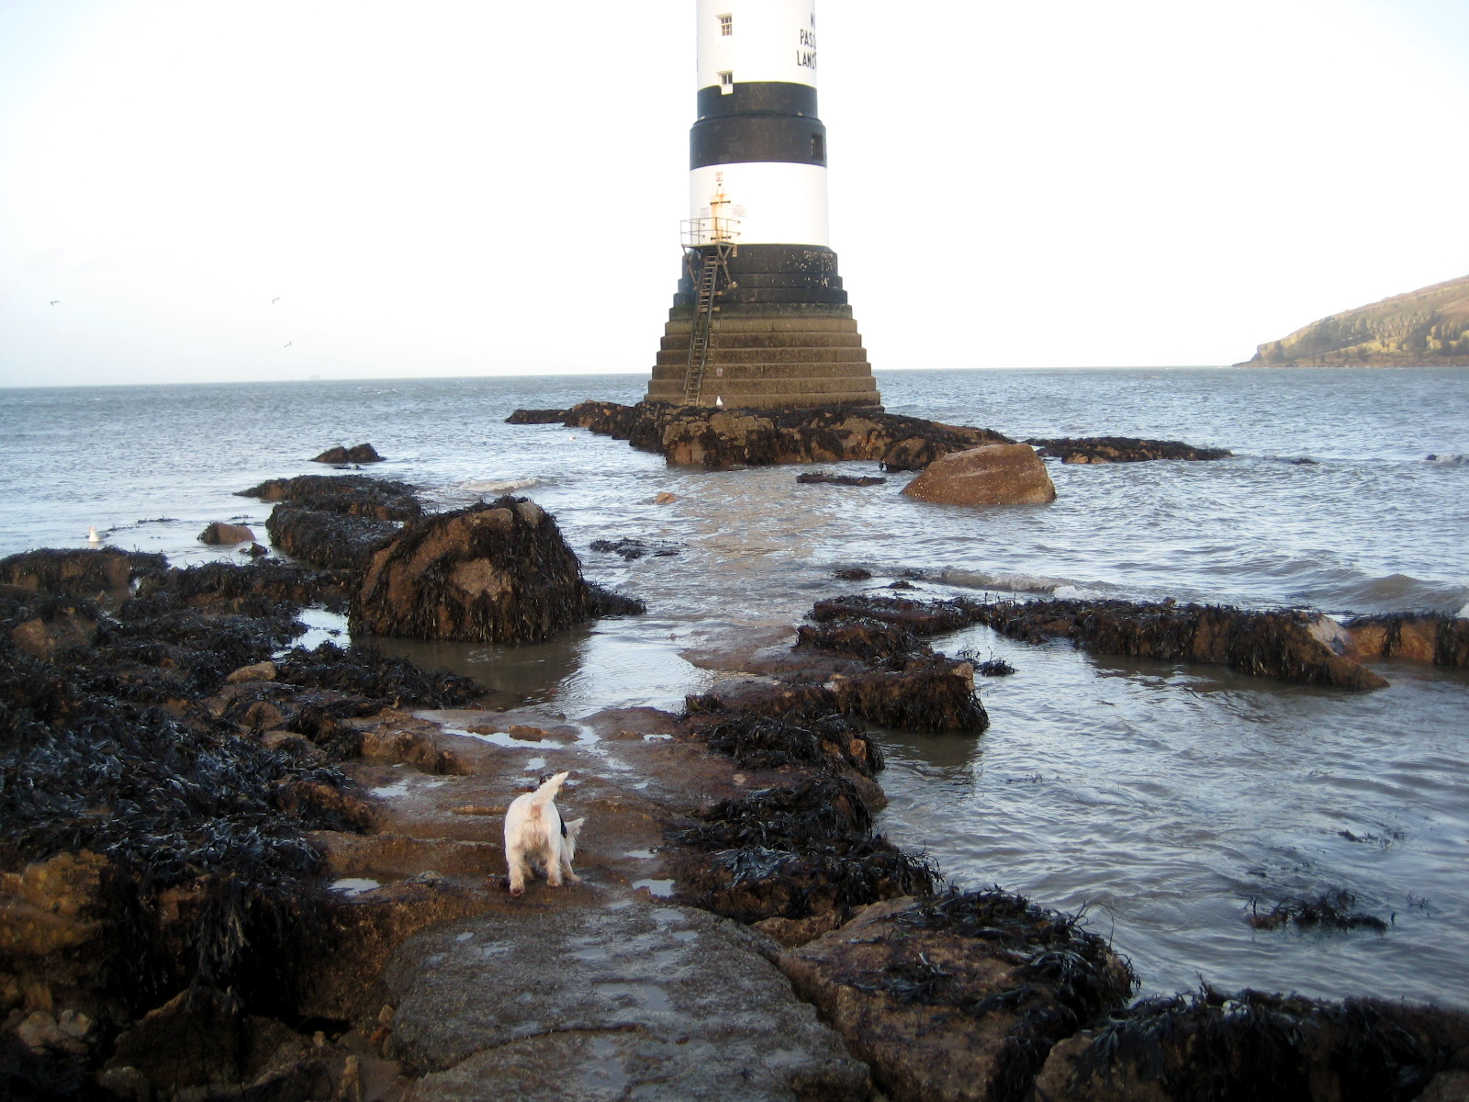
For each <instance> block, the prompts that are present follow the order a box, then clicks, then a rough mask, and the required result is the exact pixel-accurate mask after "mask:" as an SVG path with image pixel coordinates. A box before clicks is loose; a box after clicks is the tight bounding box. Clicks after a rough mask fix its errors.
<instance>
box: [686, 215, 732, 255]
mask: <svg viewBox="0 0 1469 1102" xmlns="http://www.w3.org/2000/svg"><path fill="white" fill-rule="evenodd" d="M680 228H681V230H682V237H683V246H684V248H686V249H695V248H698V247H699V246H701V245H733V244H736V243H737V242H738V241H739V239H740V220H739V219H738V218H685V219H684V220H683V222H682V223H681V224H680Z"/></svg>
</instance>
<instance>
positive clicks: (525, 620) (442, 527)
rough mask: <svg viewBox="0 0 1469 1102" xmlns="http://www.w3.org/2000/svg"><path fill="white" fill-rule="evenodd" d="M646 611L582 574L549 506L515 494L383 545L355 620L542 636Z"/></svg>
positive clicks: (448, 633) (365, 627)
mask: <svg viewBox="0 0 1469 1102" xmlns="http://www.w3.org/2000/svg"><path fill="white" fill-rule="evenodd" d="M640 611H642V606H641V604H639V603H638V602H635V601H631V600H629V599H627V598H618V597H616V596H614V595H612V594H608V593H605V592H603V591H600V590H598V589H596V588H595V587H593V586H590V585H588V584H587V583H586V582H585V581H584V580H583V579H582V575H581V563H580V562H579V561H578V560H577V557H576V555H575V554H574V553H573V552H572V550H571V548H570V547H569V546H567V543H566V541H565V539H563V538H562V536H561V530H560V529H559V528H558V527H557V526H556V522H555V520H553V519H552V518H551V516H550V515H549V514H548V513H547V512H546V511H545V510H544V509H542V508H541V507H540V506H539V505H537V504H536V503H535V502H533V501H531V500H529V499H528V498H516V497H509V496H507V497H502V498H500V499H498V500H497V501H494V502H492V503H489V504H484V503H481V504H479V505H475V506H471V507H470V508H468V509H461V510H458V511H457V512H452V513H443V514H440V515H438V516H433V517H430V518H428V519H426V520H423V521H420V522H418V523H415V524H412V525H409V526H408V527H407V528H405V529H404V531H403V532H402V533H401V534H400V535H399V536H398V537H397V538H396V539H395V540H393V541H392V542H391V543H389V544H388V545H386V546H385V547H382V548H381V549H379V550H378V551H377V552H376V553H375V554H374V555H373V556H372V559H371V561H370V563H369V565H368V568H367V573H366V575H365V577H364V578H363V581H362V587H361V589H360V590H359V591H358V594H357V596H356V598H355V599H354V601H353V603H352V623H353V627H354V630H359V631H365V632H368V633H370V634H373V635H385V636H399V637H405V638H413V639H458V640H464V641H466V642H478V643H539V642H543V641H545V640H546V639H549V638H550V637H551V636H553V635H555V634H556V633H557V632H558V631H561V630H563V629H565V628H568V627H571V626H572V625H573V624H579V623H582V622H584V621H586V620H588V619H591V618H593V617H594V616H598V615H607V614H611V613H616V612H640Z"/></svg>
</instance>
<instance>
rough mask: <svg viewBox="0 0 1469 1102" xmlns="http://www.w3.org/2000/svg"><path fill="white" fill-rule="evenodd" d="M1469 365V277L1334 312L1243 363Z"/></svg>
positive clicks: (1381, 365)
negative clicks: (1342, 311) (1337, 312)
mask: <svg viewBox="0 0 1469 1102" xmlns="http://www.w3.org/2000/svg"><path fill="white" fill-rule="evenodd" d="M1435 365H1440V366H1452V367H1469V276H1463V277H1461V278H1459V279H1451V280H1449V281H1448V282H1446V283H1435V284H1434V285H1433V286H1431V287H1424V288H1422V289H1421V290H1417V291H1409V292H1408V293H1407V294H1404V295H1394V296H1393V297H1392V298H1385V299H1383V300H1382V301H1381V302H1374V303H1373V304H1372V305H1370V306H1359V307H1358V308H1357V309H1355V310H1348V311H1346V312H1345V313H1341V314H1333V315H1331V317H1328V318H1322V319H1321V320H1320V321H1314V322H1312V323H1311V324H1310V325H1307V326H1305V327H1304V328H1301V329H1297V330H1296V331H1295V332H1294V333H1292V334H1291V335H1290V336H1288V337H1285V338H1283V339H1281V340H1278V341H1268V342H1267V343H1265V344H1262V345H1260V346H1259V348H1257V349H1256V350H1255V356H1254V358H1253V359H1251V360H1249V361H1247V363H1246V364H1245V365H1241V366H1258V367H1267V366H1269V367H1274V366H1279V367H1307V366H1329V367H1334V366H1343V367H1408V366H1435Z"/></svg>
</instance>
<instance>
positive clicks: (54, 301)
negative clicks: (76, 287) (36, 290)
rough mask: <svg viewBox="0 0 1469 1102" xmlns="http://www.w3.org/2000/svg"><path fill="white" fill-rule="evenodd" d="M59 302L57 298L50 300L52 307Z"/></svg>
mask: <svg viewBox="0 0 1469 1102" xmlns="http://www.w3.org/2000/svg"><path fill="white" fill-rule="evenodd" d="M60 301H61V300H60V299H59V298H53V299H52V300H51V305H52V306H55V305H56V304H57V303H58V302H60Z"/></svg>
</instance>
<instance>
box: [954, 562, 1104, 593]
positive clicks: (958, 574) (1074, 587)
mask: <svg viewBox="0 0 1469 1102" xmlns="http://www.w3.org/2000/svg"><path fill="white" fill-rule="evenodd" d="M928 580H930V581H934V582H938V583H940V584H941V585H951V586H954V587H955V588H956V589H984V590H1000V591H1003V592H1005V593H1041V594H1045V595H1046V596H1049V597H1061V598H1086V597H1097V596H1100V594H1099V593H1098V592H1097V591H1096V590H1094V589H1091V588H1089V587H1087V586H1084V585H1082V584H1080V583H1079V582H1074V581H1071V580H1070V579H1069V578H1048V577H1046V576H1045V575H1044V574H1023V573H1014V572H1010V571H987V570H969V569H965V568H962V567H945V568H944V569H942V570H939V571H938V572H937V573H934V574H931V575H929V576H928Z"/></svg>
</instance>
